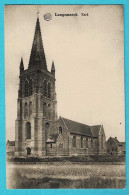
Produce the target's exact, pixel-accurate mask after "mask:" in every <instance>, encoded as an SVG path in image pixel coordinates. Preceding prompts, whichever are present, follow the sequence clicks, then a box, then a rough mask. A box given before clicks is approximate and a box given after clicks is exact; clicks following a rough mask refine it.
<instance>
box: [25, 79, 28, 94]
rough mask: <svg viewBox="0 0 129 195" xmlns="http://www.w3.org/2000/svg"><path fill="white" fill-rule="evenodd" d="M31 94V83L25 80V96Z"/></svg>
mask: <svg viewBox="0 0 129 195" xmlns="http://www.w3.org/2000/svg"><path fill="white" fill-rule="evenodd" d="M28 96H29V83H28V81H25V97H28Z"/></svg>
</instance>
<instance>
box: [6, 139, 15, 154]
mask: <svg viewBox="0 0 129 195" xmlns="http://www.w3.org/2000/svg"><path fill="white" fill-rule="evenodd" d="M6 153H7V155H14V153H15V141H9V140H8V141H7V142H6Z"/></svg>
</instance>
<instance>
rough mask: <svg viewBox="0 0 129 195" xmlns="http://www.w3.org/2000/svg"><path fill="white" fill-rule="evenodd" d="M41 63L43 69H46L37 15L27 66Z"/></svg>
mask: <svg viewBox="0 0 129 195" xmlns="http://www.w3.org/2000/svg"><path fill="white" fill-rule="evenodd" d="M37 64H38V65H41V66H42V67H43V69H44V70H47V64H46V58H45V53H44V48H43V43H42V35H41V30H40V23H39V17H38V16H37V22H36V27H35V34H34V39H33V44H32V49H31V54H30V60H29V67H32V66H36V65H37Z"/></svg>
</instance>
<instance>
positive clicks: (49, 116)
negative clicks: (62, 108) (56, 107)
mask: <svg viewBox="0 0 129 195" xmlns="http://www.w3.org/2000/svg"><path fill="white" fill-rule="evenodd" d="M48 118H49V119H50V118H51V105H50V104H48Z"/></svg>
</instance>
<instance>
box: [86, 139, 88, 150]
mask: <svg viewBox="0 0 129 195" xmlns="http://www.w3.org/2000/svg"><path fill="white" fill-rule="evenodd" d="M86 148H88V138H86Z"/></svg>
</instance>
